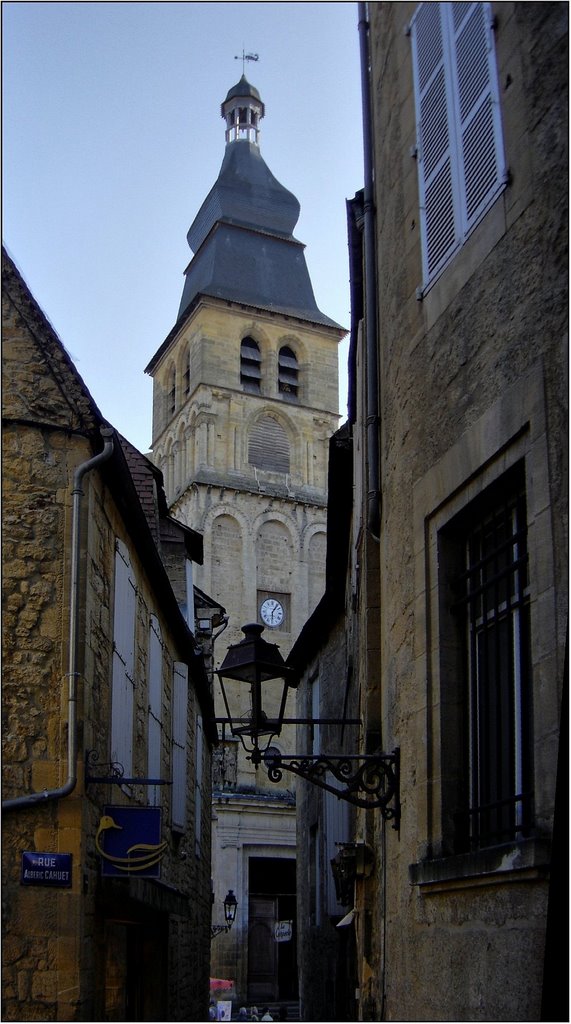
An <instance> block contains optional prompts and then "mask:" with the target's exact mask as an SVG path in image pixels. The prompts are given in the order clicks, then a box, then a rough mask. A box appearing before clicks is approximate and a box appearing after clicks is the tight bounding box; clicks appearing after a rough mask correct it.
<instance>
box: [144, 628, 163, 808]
mask: <svg viewBox="0 0 571 1024" xmlns="http://www.w3.org/2000/svg"><path fill="white" fill-rule="evenodd" d="M162 669H163V645H162V637H161V627H160V625H159V620H158V619H157V616H156V615H151V624H150V628H149V680H148V682H149V711H148V737H147V743H148V746H147V772H148V776H149V778H150V779H159V778H160V777H161V735H162V691H163V687H162V679H163V674H162ZM158 800H159V787H158V786H150V787H149V803H150V804H157V803H158Z"/></svg>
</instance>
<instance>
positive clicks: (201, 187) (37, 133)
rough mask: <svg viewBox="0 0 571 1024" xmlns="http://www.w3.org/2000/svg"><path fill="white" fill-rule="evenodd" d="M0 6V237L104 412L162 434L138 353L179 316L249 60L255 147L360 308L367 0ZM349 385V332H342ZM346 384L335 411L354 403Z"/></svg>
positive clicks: (333, 293) (315, 260) (332, 275)
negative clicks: (229, 98)
mask: <svg viewBox="0 0 571 1024" xmlns="http://www.w3.org/2000/svg"><path fill="white" fill-rule="evenodd" d="M2 12H3V134H4V139H3V170H4V205H3V213H4V217H3V237H4V243H5V245H6V246H7V248H8V251H9V252H10V254H11V256H12V257H13V259H14V260H15V262H16V264H17V266H18V267H19V269H20V271H21V273H22V274H23V276H24V278H25V280H26V281H27V284H28V285H29V287H30V288H31V290H32V292H33V294H34V296H35V298H36V299H37V301H38V302H39V304H40V306H41V307H42V309H43V311H44V313H45V314H46V315H47V317H48V319H49V320H50V321H51V323H52V324H53V326H54V328H55V329H56V331H57V332H58V334H59V336H60V338H61V340H62V341H63V343H64V345H65V346H66V348H67V349H68V351H69V352H70V353H71V355H72V357H73V358H74V361H75V363H76V366H77V368H78V370H79V372H80V373H81V375H82V376H83V378H84V380H85V383H86V384H87V386H88V388H89V390H90V391H91V394H92V395H93V397H94V399H95V401H96V402H97V404H98V405H99V407H100V409H101V411H102V412H103V414H104V415H105V416H106V417H107V418H108V419H109V420H110V421H111V422H112V423H113V425H114V426H115V427H117V428H118V429H119V430H120V431H121V432H122V433H123V434H125V435H126V436H127V437H128V438H129V439H130V440H131V441H132V442H133V443H134V444H135V445H137V446H138V447H139V448H140V449H141V450H143V451H146V450H148V447H149V445H150V441H151V404H152V382H151V380H150V378H149V377H148V376H146V375H145V374H144V372H143V371H144V368H145V366H146V365H147V363H148V361H149V359H150V358H151V356H152V355H153V354H154V352H155V351H156V350H157V349H158V348H159V346H160V345H161V343H162V342H163V341H164V339H165V337H166V335H167V334H168V333H169V331H170V329H171V327H172V326H173V325H174V322H175V320H176V316H177V312H178V306H179V303H180V298H181V294H182V286H183V272H184V270H185V268H186V266H187V264H188V261H189V259H190V257H191V252H190V249H189V248H188V245H187V242H186V232H187V230H188V228H189V226H190V224H191V222H192V220H193V219H194V216H195V214H196V212H197V211H198V208H199V206H200V204H201V203H202V201H203V199H204V198H205V196H206V194H207V193H208V191H209V190H210V188H211V186H212V185H213V183H214V181H215V179H216V177H217V175H218V171H219V168H220V164H221V163H222V158H223V155H224V122H223V121H222V118H221V116H220V104H221V102H222V100H223V99H224V97H225V96H226V93H227V91H228V89H229V88H230V87H231V86H232V85H234V84H235V83H236V82H237V81H238V79H239V78H240V75H241V73H242V62H241V60H235V59H234V58H235V55H237V54H241V53H242V48H243V47H244V48H245V50H246V52H253V53H258V54H259V61H258V62H256V63H254V62H252V63H250V64H247V65H246V75H247V77H248V78H249V80H250V81H251V82H252V84H253V85H255V86H256V87H257V88H258V90H259V91H260V94H261V96H262V99H263V101H264V103H265V105H266V117H265V119H264V121H263V122H262V135H261V150H262V154H263V156H264V159H265V160H266V163H267V164H268V166H269V167H270V170H271V171H272V172H273V174H274V175H275V176H276V177H277V178H278V180H279V181H281V183H282V184H283V185H285V186H286V187H287V188H288V189H290V190H291V191H292V192H293V193H294V194H295V195H296V196H297V198H298V199H299V201H300V203H301V216H300V219H299V222H298V224H297V228H296V230H295V235H296V237H297V238H299V239H300V240H301V241H302V242H304V243H305V244H306V246H307V248H306V260H307V264H308V267H309V272H310V275H311V278H312V282H313V287H314V291H315V296H316V299H317V304H318V306H319V307H320V309H321V310H322V311H323V312H324V313H326V314H327V315H328V316H330V317H332V318H333V319H334V320H336V321H337V322H339V323H341V324H342V325H343V326H345V327H348V326H349V270H348V256H347V228H346V207H345V200H346V199H347V198H350V197H352V196H353V195H354V194H355V192H356V191H357V190H358V189H359V188H361V187H362V179H363V170H362V168H363V158H362V144H361V95H360V72H359V38H358V29H357V4H356V3H183V2H181V3H15V2H4V3H3V5H2ZM340 355H341V360H340V369H341V379H342V388H343V392H344V393H345V387H346V385H345V383H344V382H345V380H346V374H345V370H346V359H347V343H346V342H345V343H343V344H342V346H341V351H340ZM345 411H346V408H345V398H343V401H342V408H341V412H342V414H343V418H344V416H345Z"/></svg>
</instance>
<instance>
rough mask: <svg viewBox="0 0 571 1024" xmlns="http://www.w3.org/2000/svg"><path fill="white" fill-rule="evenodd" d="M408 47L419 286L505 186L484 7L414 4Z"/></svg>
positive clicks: (443, 262) (491, 49) (493, 67)
mask: <svg viewBox="0 0 571 1024" xmlns="http://www.w3.org/2000/svg"><path fill="white" fill-rule="evenodd" d="M411 43H412V63H413V79H414V92H415V103H416V118H417V158H418V177H419V192H420V220H421V232H422V261H423V280H424V285H426V284H428V283H429V282H430V281H431V280H433V279H434V278H435V277H436V276H437V275H438V273H439V272H440V270H442V268H443V267H444V266H445V265H446V263H447V262H448V260H449V259H450V257H451V255H452V254H453V253H454V251H455V250H456V248H457V247H459V246H460V245H461V244H462V243H463V241H464V240H465V238H466V236H467V235H468V234H469V232H470V231H471V229H472V228H473V227H474V226H475V224H477V223H478V221H479V220H480V218H481V217H482V216H483V214H484V213H485V212H486V210H487V208H488V206H489V205H490V204H491V202H493V200H494V199H495V198H496V196H497V195H498V193H499V192H500V190H501V189H502V188H503V186H504V184H505V181H506V171H505V159H504V152H503V142H502V129H501V116H500V100H499V89H498V79H497V70H496V64H495V55H494V40H493V32H492V28H491V14H490V9H489V4H485V3H422V4H421V5H420V7H419V8H418V10H417V11H416V13H415V15H414V18H413V20H412V23H411Z"/></svg>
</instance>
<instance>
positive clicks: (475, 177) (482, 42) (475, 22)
mask: <svg viewBox="0 0 571 1024" xmlns="http://www.w3.org/2000/svg"><path fill="white" fill-rule="evenodd" d="M446 6H447V11H446V15H447V17H448V21H449V35H450V38H451V40H453V43H452V47H451V50H452V61H451V66H452V74H453V78H454V86H455V88H454V93H455V96H456V111H455V113H456V117H457V119H458V121H457V136H458V143H459V144H458V150H459V152H458V159H459V164H460V174H461V177H462V181H463V185H464V187H463V216H464V232H465V233H467V232H468V231H469V230H470V228H471V227H472V226H473V225H474V224H475V223H476V222H477V221H478V220H479V218H480V217H481V216H482V213H483V212H484V211H485V209H486V207H487V206H488V205H489V204H490V202H491V201H492V200H493V199H494V198H495V196H496V194H497V193H498V191H499V189H501V188H502V186H503V184H504V181H505V167H504V153H503V141H502V130H501V119H500V102H499V90H498V81H497V71H496V63H495V55H494V42H493V35H492V29H491V12H490V10H489V6H488V4H482V3H471V4H467V3H454V4H450V5H446Z"/></svg>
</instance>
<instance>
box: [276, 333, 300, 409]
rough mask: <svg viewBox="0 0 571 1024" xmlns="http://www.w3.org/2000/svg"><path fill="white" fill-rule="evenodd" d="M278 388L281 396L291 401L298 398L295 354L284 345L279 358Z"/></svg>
mask: <svg viewBox="0 0 571 1024" xmlns="http://www.w3.org/2000/svg"><path fill="white" fill-rule="evenodd" d="M278 387H279V391H280V393H281V394H283V395H285V396H286V397H287V398H289V399H295V398H297V391H298V366H297V357H296V354H295V352H294V351H293V350H292V349H291V348H289V346H288V345H284V346H283V348H280V352H279V356H278Z"/></svg>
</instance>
